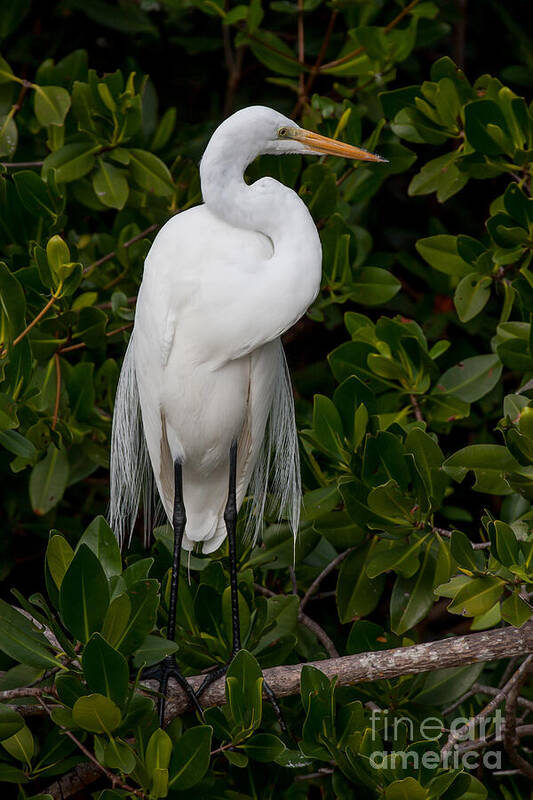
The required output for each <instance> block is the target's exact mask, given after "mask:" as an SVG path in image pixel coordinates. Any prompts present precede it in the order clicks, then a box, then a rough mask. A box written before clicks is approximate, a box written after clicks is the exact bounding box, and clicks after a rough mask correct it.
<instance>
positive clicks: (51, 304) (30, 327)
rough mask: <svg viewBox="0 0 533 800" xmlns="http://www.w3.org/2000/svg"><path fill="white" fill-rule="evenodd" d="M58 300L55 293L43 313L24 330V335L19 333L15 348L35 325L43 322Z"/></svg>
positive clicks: (40, 312) (14, 343) (14, 344)
mask: <svg viewBox="0 0 533 800" xmlns="http://www.w3.org/2000/svg"><path fill="white" fill-rule="evenodd" d="M56 300H57V293H54V294H53V295H52V297H51V298H50V300H49V301H48V302H47V304H46V305H45V307H44V308H43V309H41V311H39V313H38V314H37V316H36V317H35V318H34V319H32V321H31V322H30V324H29V325H27V326H26V327H25V328H24V330H23V331H22V333H19V335H18V336H17V338H16V339H13V347H15V346H16V345H17V344H18V343H19V342H20V341H21V340H22V339H24V337H25V336H26V334H28V333H29V332H30V331H31V329H32V328H33V327H34V326H35V325H37V323H38V322H39V320H41V319H42V318H43V317H44V315H45V314H46V312H47V311H48V310H49V309H50V308H52V306H53V305H54V303H55V301H56Z"/></svg>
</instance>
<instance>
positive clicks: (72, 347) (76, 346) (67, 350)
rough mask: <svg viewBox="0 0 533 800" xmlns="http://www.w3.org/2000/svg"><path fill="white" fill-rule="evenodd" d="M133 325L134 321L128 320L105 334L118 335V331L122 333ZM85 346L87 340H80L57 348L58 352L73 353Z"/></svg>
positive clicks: (109, 335) (108, 335)
mask: <svg viewBox="0 0 533 800" xmlns="http://www.w3.org/2000/svg"><path fill="white" fill-rule="evenodd" d="M132 327H133V322H128V323H127V324H126V325H121V326H120V328H115V329H114V330H112V331H108V332H107V333H106V334H105V335H106V336H107V337H108V338H111V336H116V335H117V333H122V332H123V331H127V330H129V329H130V328H132ZM83 347H87V345H86V343H85V342H78V343H77V344H70V345H69V346H68V347H60V348H59V350H57V351H56V352H57V353H71V352H72V351H73V350H81V349H82V348H83Z"/></svg>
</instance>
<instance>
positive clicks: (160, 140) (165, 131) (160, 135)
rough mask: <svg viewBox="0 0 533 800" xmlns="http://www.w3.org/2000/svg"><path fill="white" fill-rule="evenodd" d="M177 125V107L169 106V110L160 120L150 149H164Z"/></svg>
mask: <svg viewBox="0 0 533 800" xmlns="http://www.w3.org/2000/svg"><path fill="white" fill-rule="evenodd" d="M175 127H176V108H175V107H174V106H173V107H171V108H167V110H166V111H165V113H164V114H163V116H162V117H161V119H160V120H159V123H158V126H157V128H156V130H155V133H154V138H153V139H152V144H151V146H150V149H151V150H162V149H163V147H165V146H166V145H167V144H168V142H169V140H170V137H171V136H172V133H173V131H174V128H175Z"/></svg>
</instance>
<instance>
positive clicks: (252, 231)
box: [110, 106, 384, 714]
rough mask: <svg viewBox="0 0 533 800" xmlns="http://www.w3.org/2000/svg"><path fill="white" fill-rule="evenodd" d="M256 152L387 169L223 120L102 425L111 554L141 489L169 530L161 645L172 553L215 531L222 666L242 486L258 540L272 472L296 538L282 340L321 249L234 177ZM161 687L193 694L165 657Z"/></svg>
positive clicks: (245, 114) (277, 120) (314, 288)
mask: <svg viewBox="0 0 533 800" xmlns="http://www.w3.org/2000/svg"><path fill="white" fill-rule="evenodd" d="M267 153H271V154H276V155H283V154H285V153H300V154H302V155H311V154H315V155H324V154H330V155H334V156H339V157H342V158H352V159H359V160H363V161H374V162H379V161H383V160H384V159H382V158H380V157H379V156H377V155H374V154H372V153H369V152H367V151H366V150H363V149H361V148H359V147H353V146H351V145H349V144H345V143H343V142H339V141H336V140H333V139H329V138H326V137H324V136H321V135H319V134H317V133H313V132H311V131H307V130H304V129H303V128H300V127H299V126H298V125H297V124H296V123H295V122H294V121H293V120H290V119H288V118H287V117H284V116H283V115H281V114H279V113H277V112H276V111H273V110H272V109H270V108H265V107H263V106H251V107H249V108H244V109H242V110H241V111H238V112H237V113H235V114H233V115H232V116H231V117H229V118H228V119H226V120H225V121H224V122H223V123H222V124H221V125H220V126H219V127H218V128H217V129H216V131H215V132H214V134H213V136H212V137H211V139H210V141H209V144H208V145H207V148H206V150H205V153H204V155H203V158H202V160H201V164H200V178H201V186H202V195H203V199H204V204H203V205H200V206H197V207H195V208H191V209H189V210H188V211H185V212H183V213H181V214H177V215H176V216H174V217H172V219H170V220H169V221H168V222H167V223H166V225H164V226H163V228H162V229H161V231H160V232H159V233H158V235H157V236H156V238H155V241H154V243H153V245H152V247H151V248H150V252H149V253H148V256H147V258H146V261H145V265H144V276H143V280H142V285H141V288H140V290H139V294H138V298H137V308H136V315H135V326H134V329H133V334H132V336H131V339H130V343H129V346H128V349H127V353H126V357H125V359H124V364H123V367H122V372H121V376H120V381H119V386H118V390H117V396H116V401H115V411H114V416H113V434H112V446H111V506H110V519H111V524H112V526H113V527H114V529H115V531H116V532H117V535H118V537H119V539H120V541H121V542H123V541H124V540H125V539H127V538H128V537H129V536H130V535H131V530H132V527H133V524H134V522H135V518H136V516H137V512H138V509H139V503H140V498H141V495H142V494H143V492H144V506H145V531H146V532H148V530H149V527H150V526H149V519H147V516H146V509H147V508H149V507H150V495H151V487H152V486H153V483H152V476H153V479H155V485H156V487H157V492H158V494H159V498H160V499H161V502H162V504H163V507H164V510H165V512H166V515H167V517H168V519H169V520H170V522H171V523H172V525H173V528H174V554H173V564H172V573H171V593H170V605H169V621H168V629H167V637H168V639H170V640H173V639H174V635H175V614H176V599H177V589H178V576H179V565H180V554H181V549H182V548H183V549H185V550H188V551H190V550H191V549H192V548H194V547H195V546H198V547H201V548H202V551H203V552H204V553H211V552H213V551H214V550H216V549H217V548H218V547H219V546H220V544H221V543H222V541H223V540H224V538H225V536H226V533H227V535H228V541H229V555H230V578H231V600H232V612H233V614H232V616H233V648H232V650H233V653H236V652H237V651H238V650H239V649H240V633H239V619H238V597H237V566H236V544H235V529H236V519H237V513H238V509H239V507H240V505H241V503H242V500H243V498H244V495H245V492H246V490H247V488H248V486H249V485H250V484H251V487H252V491H253V504H254V506H253V511H252V515H251V519H252V525H253V526H254V527H255V531H256V532H257V531H258V530H259V529H260V527H261V521H262V516H263V510H264V507H265V500H266V495H267V483H268V479H269V475H270V474H272V475H273V489H274V493H275V494H277V495H278V499H279V506H280V509H281V512H282V513H284V514H286V515H287V516H288V518H289V519H290V522H291V525H292V529H293V531H294V533H296V530H297V528H298V517H299V508H300V478H299V459H298V444H297V435H296V427H295V421H294V407H293V399H292V391H291V386H290V380H289V377H288V372H287V366H286V362H285V356H284V353H283V349H282V346H281V341H280V336H281V335H282V334H283V333H284V332H285V331H286V330H287V329H288V328H290V327H291V325H293V324H294V323H295V322H296V321H297V320H298V319H299V318H300V317H301V316H302V315H303V314H304V313H305V312H306V310H307V309H308V307H309V306H310V304H311V303H312V302H313V300H314V299H315V297H316V295H317V293H318V290H319V287H320V277H321V262H322V251H321V246H320V239H319V236H318V232H317V229H316V227H315V224H314V222H313V219H312V217H311V214H310V213H309V211H308V210H307V207H306V205H305V203H304V202H303V201H302V200H301V199H300V197H299V196H298V195H297V194H296V193H295V192H294V191H292V190H291V189H288V188H287V187H286V186H284V185H283V184H281V183H279V182H278V181H276V180H274V179H272V178H262V179H261V180H258V181H256V182H255V183H253V184H251V185H247V184H246V182H245V180H244V177H243V175H244V171H245V169H246V167H247V166H248V164H250V163H251V162H252V161H253V160H254V159H255V158H256V157H257V156H258V155H261V154H267ZM148 516H149V514H148ZM217 674H220V671H217V672H216V673H212V674H209V675H208V677H207V678H206V681H204V684H207V682H210V681H211V679H212V677H213V676H214V675H217ZM158 675H159V677H160V691H161V693H162V696H163V697H164V694H165V691H166V688H167V684H168V678H169V676H170V675H174V676H175V677H176V679H177V680H178V681H179V682H180V683H181V685H182V686H183V687H184V689H185V690H186V691H188V693H189V695H191V693H192V690H191V689H190V687H189V684H188V683H187V681H185V679H184V678H183V677H182V676H181V675H180V673H179V671H178V669H177V665H176V662H175V660H174V658H172V657H169V658H168V659H166V661H165V662H163V663H162V665H161V666H160V670H159V673H158ZM201 688H202V689H203V688H204V687H201ZM194 701H195V702H196V704H197V705H198V701H197V699H196V698H194ZM163 706H164V701H163V703H162V704H160V714H162V713H163Z"/></svg>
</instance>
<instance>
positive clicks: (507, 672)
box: [498, 658, 517, 689]
mask: <svg viewBox="0 0 533 800" xmlns="http://www.w3.org/2000/svg"><path fill="white" fill-rule="evenodd" d="M516 662H517V659H516V658H511V660H510V661H508V662H507V666H506V667H505V669H504V671H503V674H502V677H501V678H500V680H499V681H498V688H499V689H501V687H502V686H503V685H504V684H506V683H507V681H508V680H509V678H510V677H511V675H512V674H513V672H514V670H515V669H516Z"/></svg>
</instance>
